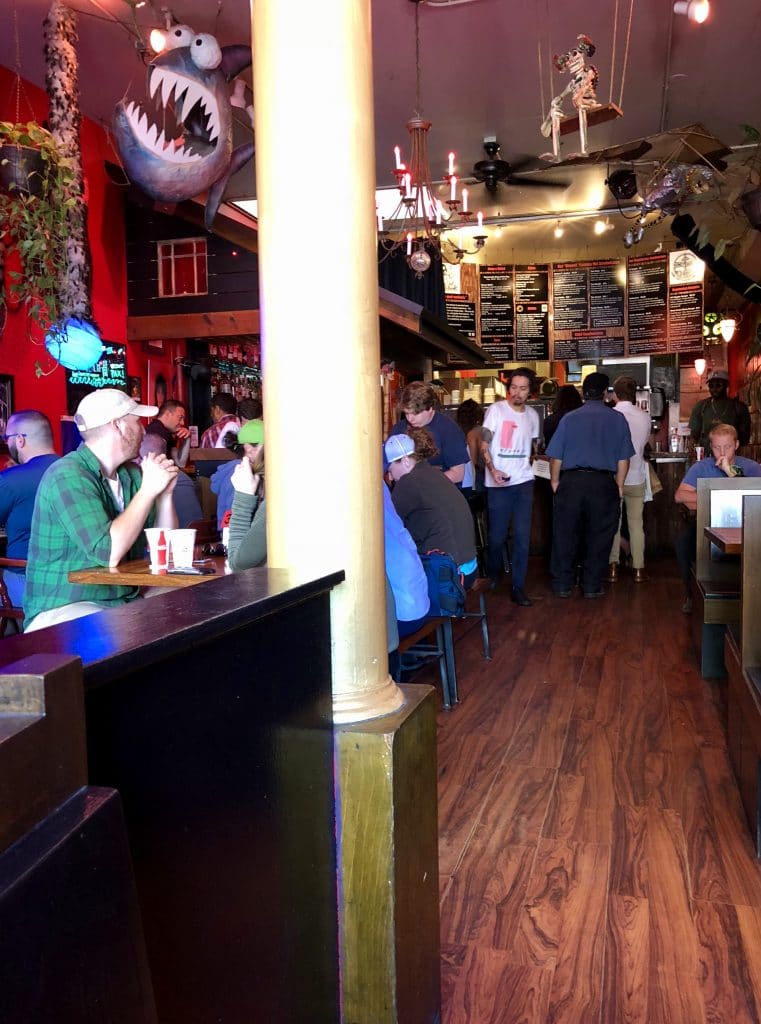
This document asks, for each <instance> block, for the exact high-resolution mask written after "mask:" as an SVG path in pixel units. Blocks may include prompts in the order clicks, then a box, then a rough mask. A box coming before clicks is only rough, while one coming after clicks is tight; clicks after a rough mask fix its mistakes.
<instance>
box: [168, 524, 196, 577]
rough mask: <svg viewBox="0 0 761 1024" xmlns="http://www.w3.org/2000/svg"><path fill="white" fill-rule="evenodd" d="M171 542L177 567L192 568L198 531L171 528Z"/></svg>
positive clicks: (173, 558) (173, 560)
mask: <svg viewBox="0 0 761 1024" xmlns="http://www.w3.org/2000/svg"><path fill="white" fill-rule="evenodd" d="M169 542H170V545H171V548H172V562H173V564H174V567H175V569H190V568H191V567H192V565H193V548H194V547H195V543H196V531H195V530H170V531H169Z"/></svg>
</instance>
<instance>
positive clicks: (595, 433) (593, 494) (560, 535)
mask: <svg viewBox="0 0 761 1024" xmlns="http://www.w3.org/2000/svg"><path fill="white" fill-rule="evenodd" d="M609 383H610V382H609V379H608V377H607V375H606V374H604V373H590V374H589V376H588V377H586V379H585V380H584V384H583V386H582V392H583V395H584V405H582V407H581V408H580V409H576V410H575V411H574V412H569V413H567V414H566V415H565V416H564V417H563V419H562V420H561V421H560V424H559V426H558V428H557V430H556V431H555V435H554V437H553V438H552V440H551V441H550V443H549V445H548V447H547V452H546V454H547V455H548V456H549V458H550V483H551V485H552V489H553V491H554V492H555V512H554V518H553V530H552V548H553V554H552V590H553V593H554V594H555V596H556V597H570V596H571V591H572V588H573V581H574V573H575V568H576V564H575V563H576V551H577V548H578V545H579V540H583V542H584V543H583V547H584V560H583V581H582V586H583V590H584V597H587V598H594V597H602V596H603V595H604V593H605V591H604V590H603V586H602V581H603V578H604V575H605V569H606V566H607V564H608V555H609V554H610V548H611V544H612V543H613V537H614V536H615V533H616V529H617V527H618V517H619V515H620V508H621V498H622V495H623V490H624V480H625V479H626V474H627V473H628V471H629V460H630V459H631V457H632V455H634V445H633V444H632V439H631V434H630V433H629V425H628V423H627V422H626V420H625V419H624V417H623V416H621V415H620V414H619V413H617V412H616V411H615V410H614V409H610V408H609V407H608V406H607V405H606V404H605V403H604V401H603V399H604V397H605V393H606V392H607V390H608V384H609Z"/></svg>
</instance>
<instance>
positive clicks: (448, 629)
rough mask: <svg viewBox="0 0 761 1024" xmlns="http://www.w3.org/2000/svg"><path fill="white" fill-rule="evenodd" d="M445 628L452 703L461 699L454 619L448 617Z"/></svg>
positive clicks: (445, 650)
mask: <svg viewBox="0 0 761 1024" xmlns="http://www.w3.org/2000/svg"><path fill="white" fill-rule="evenodd" d="M442 628H443V630H444V652H445V655H446V657H445V661H446V663H447V675H448V676H449V693H450V696H451V698H452V703H453V704H456V703H457V702H458V700H459V697H458V696H457V670H456V669H455V664H454V636H453V634H452V620H451V619H447V620H446V621H445V623H444V625H443V627H442Z"/></svg>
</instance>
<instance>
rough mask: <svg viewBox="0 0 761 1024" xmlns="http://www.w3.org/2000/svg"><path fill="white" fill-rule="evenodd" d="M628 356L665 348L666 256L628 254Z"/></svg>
mask: <svg viewBox="0 0 761 1024" xmlns="http://www.w3.org/2000/svg"><path fill="white" fill-rule="evenodd" d="M628 298H629V301H628V313H629V355H630V356H634V355H637V354H638V353H640V352H649V353H655V352H666V351H667V350H668V255H666V254H663V255H661V254H660V253H655V254H653V255H651V256H636V257H629V297H628Z"/></svg>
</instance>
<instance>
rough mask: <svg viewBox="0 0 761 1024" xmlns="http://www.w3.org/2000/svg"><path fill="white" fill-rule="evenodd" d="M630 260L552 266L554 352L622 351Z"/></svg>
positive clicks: (589, 355)
mask: <svg viewBox="0 0 761 1024" xmlns="http://www.w3.org/2000/svg"><path fill="white" fill-rule="evenodd" d="M625 296H626V264H625V262H624V261H623V260H617V259H609V260H580V261H577V262H573V263H556V264H554V266H553V268H552V301H553V341H554V346H553V349H554V351H553V358H555V359H599V358H603V357H609V356H621V355H623V354H624V345H625V341H624V317H625Z"/></svg>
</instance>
